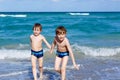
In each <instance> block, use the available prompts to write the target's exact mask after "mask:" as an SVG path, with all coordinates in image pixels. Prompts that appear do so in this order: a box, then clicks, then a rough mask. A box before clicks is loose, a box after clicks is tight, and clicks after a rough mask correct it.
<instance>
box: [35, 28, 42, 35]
mask: <svg viewBox="0 0 120 80" xmlns="http://www.w3.org/2000/svg"><path fill="white" fill-rule="evenodd" d="M40 32H41V30H40V28H39V27H36V28H34V30H33V33H34V35H35V36H38V35H39V34H40Z"/></svg>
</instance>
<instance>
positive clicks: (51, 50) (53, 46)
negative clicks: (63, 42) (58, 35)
mask: <svg viewBox="0 0 120 80" xmlns="http://www.w3.org/2000/svg"><path fill="white" fill-rule="evenodd" d="M55 45H56V43H55V40H54V41H53V43H52V46H51V49H50V53H53V50H54V48H55Z"/></svg>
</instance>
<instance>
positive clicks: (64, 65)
mask: <svg viewBox="0 0 120 80" xmlns="http://www.w3.org/2000/svg"><path fill="white" fill-rule="evenodd" d="M67 62H68V56H65V57H63V59H62V67H61V78H62V80H65V78H66V66H67Z"/></svg>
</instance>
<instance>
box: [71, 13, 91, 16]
mask: <svg viewBox="0 0 120 80" xmlns="http://www.w3.org/2000/svg"><path fill="white" fill-rule="evenodd" d="M69 14H70V15H84V16H87V15H90V13H69Z"/></svg>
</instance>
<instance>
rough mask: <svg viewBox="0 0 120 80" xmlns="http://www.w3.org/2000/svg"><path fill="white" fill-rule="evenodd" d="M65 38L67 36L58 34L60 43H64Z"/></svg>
mask: <svg viewBox="0 0 120 80" xmlns="http://www.w3.org/2000/svg"><path fill="white" fill-rule="evenodd" d="M65 36H66V34H57V37H58V39H59V40H60V41H63V40H64V38H65Z"/></svg>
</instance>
